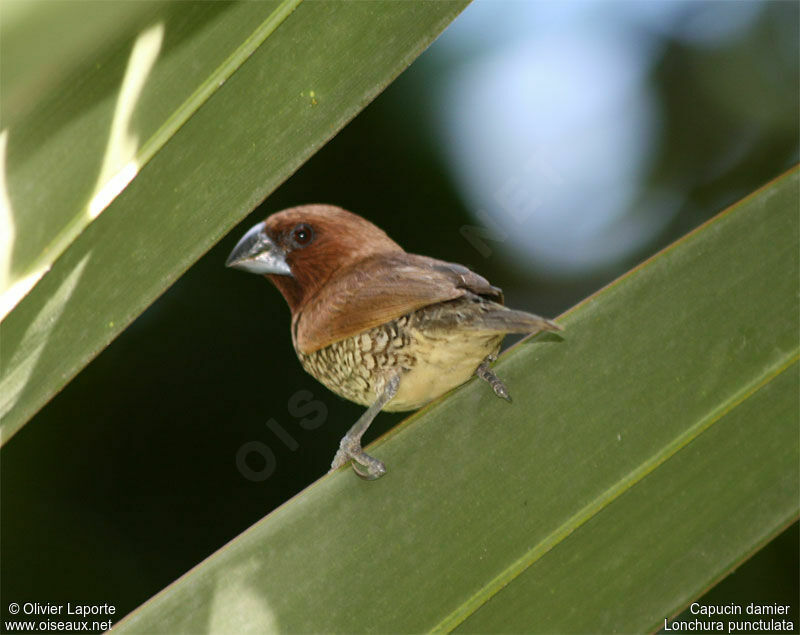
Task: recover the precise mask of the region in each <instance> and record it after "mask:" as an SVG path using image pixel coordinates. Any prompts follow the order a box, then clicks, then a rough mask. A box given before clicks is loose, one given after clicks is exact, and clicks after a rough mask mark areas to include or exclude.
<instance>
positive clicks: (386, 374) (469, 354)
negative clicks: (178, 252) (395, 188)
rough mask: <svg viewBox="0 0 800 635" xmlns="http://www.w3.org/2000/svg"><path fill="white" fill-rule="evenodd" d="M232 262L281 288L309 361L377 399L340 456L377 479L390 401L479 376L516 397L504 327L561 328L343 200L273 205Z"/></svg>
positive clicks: (401, 403) (414, 401)
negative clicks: (504, 370) (381, 418)
mask: <svg viewBox="0 0 800 635" xmlns="http://www.w3.org/2000/svg"><path fill="white" fill-rule="evenodd" d="M225 264H226V266H227V267H232V268H234V269H239V270H242V271H246V272H249V273H254V274H258V275H262V276H266V277H267V278H268V279H269V280H270V281H271V282H272V283H273V284H274V285H275V287H277V288H278V290H279V291H280V293H281V294H282V295H283V297H284V299H285V300H286V303H287V304H288V305H289V310H290V312H291V336H292V344H293V345H294V349H295V352H296V354H297V357H298V359H299V361H300V364H301V365H302V367H303V369H304V370H305V371H307V372H308V373H309V374H310V375H312V376H313V377H314V378H315V379H317V380H318V381H319V382H321V383H322V384H323V385H325V386H326V387H327V388H329V389H330V390H331V391H333V392H334V393H336V394H338V395H340V396H341V397H344V398H345V399H348V400H350V401H353V402H355V403H357V404H360V405H362V406H366V408H367V410H366V411H365V412H364V414H363V415H362V416H361V417H360V418H359V419H358V420H357V421H356V423H355V424H354V425H353V426H352V427H351V428H350V429H349V430H348V432H347V433H346V434H345V435H344V437H342V439H341V441H340V443H339V448H338V450H337V452H336V455H335V456H334V459H333V462H332V463H331V468H330V471H335V470H337V469H338V468H340V467H341V466H343V465H345V464H347V463H348V462H350V463H351V464H352V466H353V469H354V471H355V472H356V474H358V476H360V477H362V478H364V479H366V480H374V479H377V478H379V477H381V476H383V474H384V473H385V472H386V466H385V465H384V463H383V462H382V461H381V460H379V459H377V458H375V457H373V456H370V455H368V454H367V453H366V452H364V450H363V448H362V446H361V439H362V437H363V436H364V433H365V432H366V431H367V429H368V428H369V426H370V424H371V423H372V421H373V420H374V419H375V417H376V416H377V414H378V413H379V412H380V411H382V410H385V411H408V410H416V409H418V408H420V407H421V406H423V405H425V404H427V403H429V402H431V401H433V400H434V399H436V398H438V397H440V396H441V395H443V394H445V393H447V392H448V391H450V390H452V389H454V388H456V387H457V386H460V385H461V384H463V383H465V382H466V381H468V380H469V379H470V378H472V377H473V376H477V377H479V378H480V379H482V380H484V381H486V382H487V383H488V384H489V385H490V386H491V388H492V389H493V391H494V392H495V394H496V395H497V396H498V397H501V398H503V399H506V400H507V401H509V402H510V401H511V396H510V394H509V391H508V389H507V388H506V386H505V384H504V383H503V381H502V380H501V379H500V378H499V377H497V375H495V373H494V372H493V371H492V369H491V364H492V362H494V361H495V360H496V359H497V353H498V351H499V350H500V345H501V342H502V341H503V338H504V337H505V335H506V334H509V333H521V334H530V333H537V332H539V331H560V330H562V327H561V326H560V325H558V324H556V323H555V322H553V321H551V320H548V319H545V318H543V317H540V316H538V315H534V314H532V313H527V312H524V311H517V310H514V309H510V308H508V307H506V306H504V304H503V293H502V291H501V289H499V288H498V287H495V286H492V285H491V284H489V282H488V281H487V280H486V279H485V278H483V277H482V276H480V275H478V274H477V273H475V272H473V271H471V270H470V269H468V268H467V267H464V266H462V265H459V264H455V263H450V262H445V261H442V260H437V259H435V258H431V257H428V256H422V255H416V254H411V253H408V252H406V251H405V250H404V249H403V248H402V247H401V246H400V245H398V244H397V243H396V242H394V241H393V240H392V239H391V238H389V236H388V235H387V234H386V233H385V232H384V231H383V230H382V229H380V228H379V227H377V226H376V225H374V224H373V223H371V222H370V221H368V220H366V219H365V218H363V217H361V216H359V215H357V214H354V213H352V212H349V211H347V210H345V209H342V208H341V207H337V206H334V205H326V204H309V205H300V206H297V207H291V208H289V209H285V210H283V211H279V212H276V213H274V214H271V215H270V216H268V217H267V218H266V220H264V221H262V222H260V223H258V224H256V225H255V226H253V227H251V228H250V229H249V230H248V231H247V232H246V233H245V234H244V236H243V237H242V238H241V239H240V240H239V241H238V243H237V244H236V246H235V247H234V248H233V250H232V251H231V253H230V255H229V256H228V259H227V261H226V263H225Z"/></svg>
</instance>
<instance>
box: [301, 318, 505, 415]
mask: <svg viewBox="0 0 800 635" xmlns="http://www.w3.org/2000/svg"><path fill="white" fill-rule="evenodd" d="M419 313H420V312H416V313H412V314H410V315H406V316H403V317H402V318H399V319H397V320H393V321H392V322H389V323H387V324H382V325H380V326H377V327H375V328H373V329H370V330H368V331H365V332H364V333H359V334H358V335H354V336H352V337H349V338H347V339H344V340H341V341H339V342H334V343H333V344H330V345H329V346H326V347H325V348H323V349H321V350H319V351H315V352H314V353H311V354H302V353H299V354H298V357H299V358H300V362H301V364H302V365H303V368H304V369H305V370H306V371H307V372H308V373H310V374H311V375H312V376H313V377H314V378H316V379H317V380H318V381H320V382H321V383H322V384H324V385H325V386H326V387H327V388H329V389H330V390H332V391H333V392H335V393H337V394H339V395H341V396H342V397H344V398H345V399H349V400H350V401H354V402H355V403H358V404H361V405H364V406H369V405H371V404H372V403H374V402H375V400H376V399H377V397H378V395H379V394H380V393H381V392H382V391H383V389H384V386H385V382H386V380H387V379H388V378H389V377H390V376H391V375H392V373H394V372H398V371H399V372H401V373H402V376H401V380H400V385H399V387H398V391H397V394H396V395H395V397H394V398H393V399H392V400H391V401H390V402H389V403H388V404H387V405H386V406H385V407H384V408H383V409H384V410H388V411H400V410H415V409H417V408H419V407H421V406H423V405H425V404H426V403H428V402H430V401H432V400H433V399H436V398H437V397H439V396H440V395H443V394H444V393H446V392H447V391H449V390H452V389H453V388H455V387H456V386H459V385H461V384H463V383H464V382H466V381H467V380H468V379H469V378H470V377H472V375H473V373H474V372H475V369H476V368H477V367H478V365H479V364H480V363H481V362H482V361H483V360H484V359H485V358H486V356H487V355H490V354H494V353H497V351H498V350H499V348H500V343H501V342H502V340H503V335H502V334H498V333H496V332H492V333H485V332H483V333H482V332H476V331H469V332H463V331H462V332H458V331H456V332H452V331H449V332H448V331H447V330H445V329H438V328H430V320H426V319H424V318H425V316H420V315H419ZM421 318H422V319H421Z"/></svg>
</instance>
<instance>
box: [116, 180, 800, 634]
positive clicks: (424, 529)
mask: <svg viewBox="0 0 800 635" xmlns="http://www.w3.org/2000/svg"><path fill="white" fill-rule="evenodd" d="M799 183H800V171H798V170H797V169H794V170H792V171H791V172H790V173H788V174H786V175H784V176H783V177H781V178H780V179H777V180H776V181H774V182H773V183H771V184H769V185H768V186H766V187H765V188H763V189H762V190H760V191H758V192H757V193H755V194H754V195H752V196H750V197H748V198H747V199H745V200H744V201H742V202H740V203H739V204H737V205H735V206H734V207H732V208H731V209H730V210H728V211H727V212H725V213H723V214H721V215H719V216H718V217H716V218H715V219H713V220H712V221H710V222H709V223H707V224H706V225H704V226H702V227H701V228H699V229H698V230H696V231H695V232H693V233H692V234H690V235H689V236H687V237H685V238H684V239H682V240H680V241H678V242H677V243H676V244H674V245H673V246H671V247H670V248H668V249H667V250H665V251H664V252H662V253H660V254H658V255H657V256H655V257H653V258H652V259H650V260H648V261H647V262H645V263H643V264H642V265H640V266H639V267H637V268H636V269H634V270H633V271H631V272H630V273H629V274H627V275H626V276H623V277H622V278H620V279H619V280H617V281H616V282H614V283H613V284H611V285H609V286H608V287H606V288H605V289H603V290H601V291H600V292H598V293H597V294H595V295H594V296H592V297H591V298H589V299H588V300H586V301H585V302H583V303H581V304H580V305H579V306H577V307H576V308H575V309H573V310H571V311H569V312H568V313H567V314H566V315H565V316H563V317H562V319H561V320H560V322H561V323H562V324H564V325H565V326H566V331H565V332H564V334H563V337H558V336H554V335H544V336H540V337H538V338H534V339H533V340H531V341H527V342H524V343H523V344H521V345H519V346H517V347H516V348H515V349H514V350H513V351H512V352H511V353H510V354H509V355H506V356H505V357H504V359H503V360H502V361H501V363H500V364H499V365H498V367H499V368H498V374H500V375H501V376H502V377H504V379H505V380H506V382H507V384H508V386H509V387H510V389H511V390H512V393H513V395H514V397H515V402H514V404H513V406H509V405H508V404H506V403H504V402H502V401H500V400H497V399H496V398H495V397H494V395H493V394H492V393H491V391H490V390H487V389H486V386H485V385H483V384H482V383H481V382H477V381H474V382H472V383H471V384H469V385H467V386H465V387H464V388H462V389H460V390H458V391H457V393H456V394H455V395H452V396H451V397H450V398H445V399H443V400H440V401H439V402H437V403H435V404H433V405H432V406H430V407H428V408H426V409H425V410H423V411H422V412H420V413H419V414H417V415H414V416H413V417H411V418H410V419H408V420H407V421H406V422H405V423H404V424H402V425H401V426H398V427H397V428H395V429H394V430H393V431H392V432H390V433H389V434H388V435H386V436H385V437H383V438H382V439H381V440H379V441H378V442H377V443H376V444H374V447H373V448H372V452H373V453H374V454H376V455H377V456H379V457H380V458H382V459H383V460H385V461H386V462H387V464H388V466H389V470H390V471H389V473H388V474H387V475H386V476H385V477H384V478H382V479H381V480H379V481H377V482H373V483H365V482H362V481H360V480H358V479H357V478H355V477H354V476H353V475H352V474H351V473H350V472H349V471H347V470H344V471H342V472H340V473H337V474H336V475H333V476H332V477H328V478H324V479H322V480H321V481H319V482H317V483H315V484H314V485H313V486H312V487H310V488H308V489H307V490H305V491H304V492H302V493H301V494H300V495H299V496H297V497H296V498H295V499H293V500H292V501H290V502H289V503H287V504H286V505H284V506H283V507H281V508H279V509H278V510H276V511H275V512H274V513H272V514H270V515H269V516H268V517H267V518H265V519H264V520H263V521H261V522H259V523H258V524H257V525H255V526H254V527H252V528H251V529H250V530H248V531H247V532H245V533H244V534H242V535H241V536H240V537H238V538H237V539H235V540H234V541H232V542H231V543H229V544H228V545H226V546H225V547H224V548H222V549H221V550H220V551H218V552H217V553H216V554H214V555H213V556H211V557H210V558H209V559H207V560H206V561H205V562H203V563H201V564H200V565H199V566H198V567H196V568H195V569H194V570H192V571H191V572H189V573H188V574H187V575H186V576H184V577H183V578H181V579H180V580H178V581H177V582H176V583H175V584H173V585H172V586H170V587H168V588H167V589H166V590H165V591H163V592H162V593H161V594H159V595H158V596H156V597H155V598H153V599H152V600H151V601H150V602H149V603H148V604H146V605H145V606H144V607H142V608H140V609H139V610H137V611H136V612H134V613H133V614H132V615H131V616H130V617H129V618H128V619H127V620H125V622H123V623H122V624H121V625H120V627H119V630H121V631H129V632H198V631H207V630H212V631H225V630H239V629H240V628H243V627H245V626H246V627H248V628H252V629H254V630H256V631H259V630H261V631H264V630H283V631H290V632H295V631H296V632H319V631H324V632H363V631H369V632H422V631H429V630H441V631H448V630H452V629H456V628H460V629H462V630H464V631H466V632H494V631H522V630H524V631H537V632H587V631H604V632H605V631H619V632H641V631H645V630H652V629H654V628H657V627H659V626H663V620H664V618H666V617H668V616H670V615H672V614H674V613H675V612H677V611H678V610H679V609H680V608H681V607H682V606H683V605H685V604H686V603H687V602H688V601H689V600H690V599H691V598H692V597H696V596H697V595H698V594H699V593H701V592H702V591H703V590H704V589H705V588H707V587H708V586H709V585H710V584H711V583H713V582H714V581H716V580H718V579H719V578H720V577H721V576H722V575H724V574H725V573H726V572H728V571H729V570H730V569H731V567H733V566H735V565H736V564H737V563H738V562H740V561H741V560H742V559H743V558H745V557H747V556H748V555H750V554H751V553H752V552H753V551H754V549H756V548H758V547H759V546H760V545H762V544H764V542H765V541H766V540H768V539H769V538H770V537H771V536H774V535H775V534H776V533H777V532H778V531H780V530H781V529H782V528H783V527H785V526H786V524H787V523H788V522H790V521H791V520H792V519H794V518H796V517H797V514H798V500H800V483H799V482H798V470H797V464H798V460H799V459H800V428H799V427H798V407H797V406H798V404H797V390H796V386H797V379H798V365H797V361H798V355H800V343H799V342H798V309H799V308H800V307H799V306H798V293H797V289H798V284H799V283H800V280H799V279H798V271H800V267H799V266H798V265H800V262H798V249H797V246H798V216H797V204H798V184H799ZM661 511H663V513H660V512H661Z"/></svg>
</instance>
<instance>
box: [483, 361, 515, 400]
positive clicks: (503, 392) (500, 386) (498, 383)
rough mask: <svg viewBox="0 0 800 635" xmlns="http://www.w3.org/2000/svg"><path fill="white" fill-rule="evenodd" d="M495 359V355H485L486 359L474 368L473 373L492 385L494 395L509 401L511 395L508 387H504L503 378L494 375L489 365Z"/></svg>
mask: <svg viewBox="0 0 800 635" xmlns="http://www.w3.org/2000/svg"><path fill="white" fill-rule="evenodd" d="M495 360H497V355H487V357H486V359H484V360H483V361H482V362H481V363H480V365H479V366H478V368H476V369H475V374H476V375H477V376H478V377H480V378H481V379H483V380H484V381H485V382H487V383H488V384H489V385H490V386H491V387H492V390H494V394H495V395H497V396H498V397H502V398H503V399H505V400H506V401H507V402H509V403H511V395H510V394H509V393H508V388H506V385H505V384H504V383H503V380H502V379H500V378H499V377H498V376H497V375H495V374H494V371H492V369H491V368H490V367H489V364H491V363H492V362H494V361H495Z"/></svg>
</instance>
